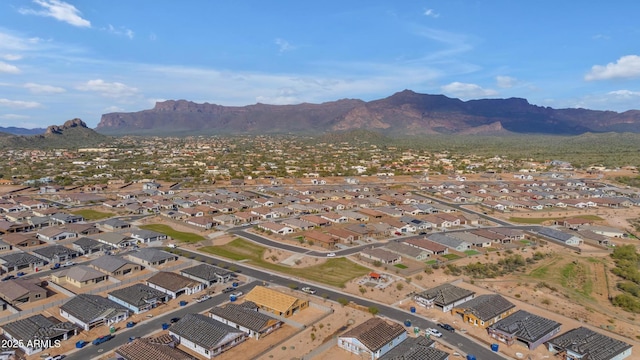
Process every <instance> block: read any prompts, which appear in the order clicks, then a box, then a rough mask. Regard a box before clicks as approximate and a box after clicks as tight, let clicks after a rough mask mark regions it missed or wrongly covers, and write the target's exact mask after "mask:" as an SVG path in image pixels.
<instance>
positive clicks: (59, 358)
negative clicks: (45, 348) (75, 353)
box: [44, 355, 67, 360]
mask: <svg viewBox="0 0 640 360" xmlns="http://www.w3.org/2000/svg"><path fill="white" fill-rule="evenodd" d="M65 357H67V355H54V356H49V357H47V358H45V359H44V360H62V359H64V358H65Z"/></svg>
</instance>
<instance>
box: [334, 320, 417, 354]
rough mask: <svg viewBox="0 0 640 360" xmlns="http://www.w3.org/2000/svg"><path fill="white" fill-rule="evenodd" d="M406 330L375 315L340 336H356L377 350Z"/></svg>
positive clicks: (374, 350) (367, 345)
mask: <svg viewBox="0 0 640 360" xmlns="http://www.w3.org/2000/svg"><path fill="white" fill-rule="evenodd" d="M404 332H405V330H404V327H403V326H402V325H400V324H396V323H392V324H389V323H387V322H386V321H384V320H382V319H380V318H377V317H374V318H371V319H369V320H367V321H365V322H363V323H362V324H360V325H358V326H356V327H354V328H353V329H351V330H349V331H347V332H346V333H344V334H342V335H341V336H340V337H342V338H345V337H352V338H356V339H358V340H359V341H360V342H361V343H362V344H363V345H364V346H366V347H367V348H368V349H369V350H371V352H376V351H378V350H379V349H380V348H382V347H383V346H384V345H386V344H387V343H389V342H390V341H391V340H393V339H395V338H397V337H398V336H400V335H401V334H402V333H404Z"/></svg>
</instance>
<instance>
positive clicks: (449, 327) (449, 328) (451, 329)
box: [438, 324, 456, 332]
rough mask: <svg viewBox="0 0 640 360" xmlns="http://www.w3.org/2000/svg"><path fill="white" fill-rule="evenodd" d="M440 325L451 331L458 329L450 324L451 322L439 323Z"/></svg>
mask: <svg viewBox="0 0 640 360" xmlns="http://www.w3.org/2000/svg"><path fill="white" fill-rule="evenodd" d="M438 326H440V327H441V328H443V329H445V330H447V331H451V332H456V329H455V328H454V327H453V326H451V325H449V324H438Z"/></svg>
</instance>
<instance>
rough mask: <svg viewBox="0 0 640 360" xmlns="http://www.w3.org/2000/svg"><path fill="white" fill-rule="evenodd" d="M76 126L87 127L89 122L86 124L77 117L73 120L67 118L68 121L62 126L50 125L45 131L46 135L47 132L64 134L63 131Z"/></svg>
mask: <svg viewBox="0 0 640 360" xmlns="http://www.w3.org/2000/svg"><path fill="white" fill-rule="evenodd" d="M74 127H81V128H86V127H87V124H85V122H84V121H82V120H80V119H78V118H75V119H72V120H67V121H65V123H64V124H62V126H60V125H51V126H49V127H48V128H47V131H45V135H47V134H62V132H63V131H64V130H67V129H71V128H74Z"/></svg>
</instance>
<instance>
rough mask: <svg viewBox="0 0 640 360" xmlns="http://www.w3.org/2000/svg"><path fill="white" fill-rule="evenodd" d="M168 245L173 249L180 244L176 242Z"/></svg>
mask: <svg viewBox="0 0 640 360" xmlns="http://www.w3.org/2000/svg"><path fill="white" fill-rule="evenodd" d="M167 247H169V248H171V249H175V248H177V247H178V245H176V244H169V245H167Z"/></svg>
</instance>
